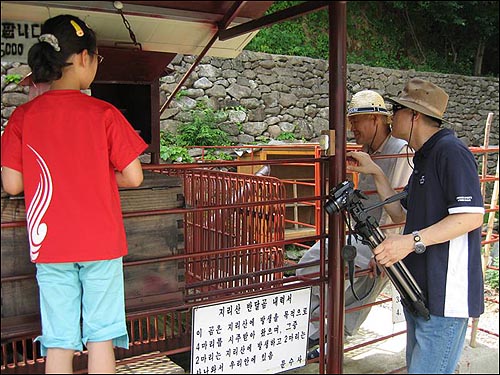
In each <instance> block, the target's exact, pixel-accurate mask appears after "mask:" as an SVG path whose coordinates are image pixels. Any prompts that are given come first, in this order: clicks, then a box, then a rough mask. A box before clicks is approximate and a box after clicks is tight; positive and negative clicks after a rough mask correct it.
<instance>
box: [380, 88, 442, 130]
mask: <svg viewBox="0 0 500 375" xmlns="http://www.w3.org/2000/svg"><path fill="white" fill-rule="evenodd" d="M388 101H389V102H395V103H398V104H401V105H402V106H405V107H407V108H410V109H413V110H415V111H417V112H420V113H423V114H424V115H427V116H429V117H432V118H434V119H437V120H439V121H443V122H446V123H448V124H451V122H449V121H447V120H445V119H443V114H444V112H445V111H446V106H447V105H448V94H447V93H446V92H445V91H444V90H443V89H442V88H440V87H439V86H436V85H435V84H433V83H432V82H429V81H425V80H423V79H420V78H412V79H410V80H409V81H408V82H407V83H406V85H405V87H404V89H403V91H402V92H401V94H399V97H397V98H389V99H388Z"/></svg>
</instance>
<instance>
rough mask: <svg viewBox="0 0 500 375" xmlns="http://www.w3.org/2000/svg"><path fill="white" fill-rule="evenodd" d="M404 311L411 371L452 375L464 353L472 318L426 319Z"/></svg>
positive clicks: (407, 357)
mask: <svg viewBox="0 0 500 375" xmlns="http://www.w3.org/2000/svg"><path fill="white" fill-rule="evenodd" d="M404 310H405V312H404V313H405V317H406V328H407V334H406V366H407V368H408V374H452V373H453V372H454V371H455V369H456V367H457V364H458V361H459V360H460V356H461V355H462V350H463V347H464V342H465V334H466V332H467V322H468V320H469V319H468V318H445V317H442V316H436V315H431V318H430V320H425V319H424V318H422V317H415V316H413V315H412V314H410V313H409V312H408V311H406V309H404Z"/></svg>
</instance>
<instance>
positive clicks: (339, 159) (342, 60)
mask: <svg viewBox="0 0 500 375" xmlns="http://www.w3.org/2000/svg"><path fill="white" fill-rule="evenodd" d="M346 8H347V2H346V1H334V2H333V3H332V4H330V5H329V6H328V19H329V28H328V30H329V39H330V43H329V60H328V62H329V84H330V87H329V119H330V126H329V128H330V130H334V132H335V150H334V151H335V155H333V156H330V160H329V180H328V181H329V187H330V188H332V187H335V186H337V184H339V183H340V182H342V181H344V180H345V152H346V151H345V148H346V131H345V118H346V116H345V114H346V84H347V82H346V75H347V62H346V40H347V24H346ZM330 155H331V154H330ZM328 227H329V240H328V254H329V256H328V311H327V322H328V326H327V328H328V330H327V331H328V333H327V342H328V347H327V351H326V353H327V355H328V357H327V365H326V372H327V373H328V374H340V373H342V369H343V358H344V263H343V260H342V257H341V249H342V246H343V245H344V242H345V229H344V224H343V222H342V219H341V216H340V215H329V219H328Z"/></svg>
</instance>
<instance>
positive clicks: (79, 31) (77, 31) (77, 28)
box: [70, 20, 83, 36]
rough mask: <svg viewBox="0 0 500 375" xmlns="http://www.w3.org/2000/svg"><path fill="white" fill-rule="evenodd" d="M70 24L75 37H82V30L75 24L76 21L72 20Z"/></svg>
mask: <svg viewBox="0 0 500 375" xmlns="http://www.w3.org/2000/svg"><path fill="white" fill-rule="evenodd" d="M70 22H71V25H72V26H73V27H74V28H75V31H76V35H77V36H83V30H82V28H81V27H80V25H79V24H78V23H76V21H74V20H71V21H70Z"/></svg>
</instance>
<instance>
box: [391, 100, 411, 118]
mask: <svg viewBox="0 0 500 375" xmlns="http://www.w3.org/2000/svg"><path fill="white" fill-rule="evenodd" d="M405 108H408V107H405V106H403V105H401V104H398V103H394V104H393V105H392V114H393V115H395V114H396V112H397V111H399V110H401V109H405Z"/></svg>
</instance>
